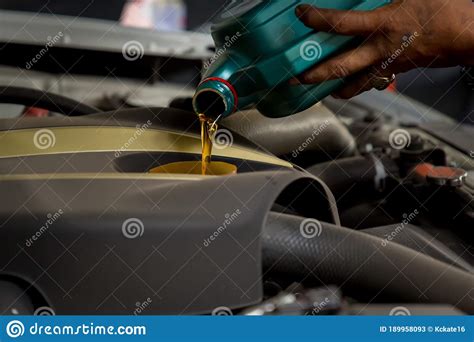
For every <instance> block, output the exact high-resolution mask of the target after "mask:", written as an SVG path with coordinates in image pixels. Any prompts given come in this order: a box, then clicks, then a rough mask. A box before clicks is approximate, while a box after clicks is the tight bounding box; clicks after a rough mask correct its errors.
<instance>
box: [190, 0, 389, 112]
mask: <svg viewBox="0 0 474 342" xmlns="http://www.w3.org/2000/svg"><path fill="white" fill-rule="evenodd" d="M388 3H390V0H306V1H301V0H290V1H288V0H241V1H233V2H232V3H231V4H230V5H229V7H227V8H226V9H225V10H224V11H223V12H222V14H221V15H220V16H219V18H218V19H217V21H216V22H215V23H214V24H213V26H212V36H213V39H214V41H215V45H216V53H215V56H214V57H213V59H212V60H211V62H212V63H207V64H206V65H205V67H204V68H205V69H206V71H205V74H204V77H203V81H202V82H201V83H200V85H199V86H198V88H197V90H196V93H195V96H194V98H193V107H194V110H195V111H196V112H197V113H205V114H206V116H208V117H214V118H217V117H218V116H221V118H223V117H227V116H229V115H231V114H232V113H235V112H236V111H238V110H240V109H245V108H248V107H256V108H257V109H258V110H259V111H260V112H261V113H262V114H264V115H266V116H268V117H284V116H288V115H291V114H294V113H298V112H301V111H303V110H305V109H307V108H309V107H311V106H312V105H314V104H315V103H317V102H318V101H320V100H321V99H323V98H325V97H326V96H328V95H330V94H331V93H332V92H334V91H335V90H336V89H338V88H339V87H341V85H342V83H343V80H333V81H327V82H324V83H321V84H316V85H297V86H295V85H290V84H289V83H288V81H289V80H290V79H291V78H293V77H294V76H296V75H299V74H301V73H303V72H304V71H305V70H307V69H309V68H311V67H313V66H314V65H315V64H317V63H320V62H321V61H324V60H325V59H327V58H329V57H331V56H332V55H335V54H337V53H338V52H341V51H342V50H343V49H345V48H346V47H347V46H349V45H350V44H356V43H357V38H355V37H349V36H341V35H334V34H329V33H326V32H315V31H314V30H311V29H310V28H308V27H306V26H305V25H304V24H303V23H302V22H301V21H300V20H299V19H298V18H297V16H296V14H295V8H296V6H298V5H300V4H310V5H313V6H317V7H321V8H333V9H340V10H349V9H353V10H359V11H367V10H373V9H376V8H378V7H381V6H383V5H386V4H388Z"/></svg>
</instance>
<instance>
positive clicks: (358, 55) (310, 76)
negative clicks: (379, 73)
mask: <svg viewBox="0 0 474 342" xmlns="http://www.w3.org/2000/svg"><path fill="white" fill-rule="evenodd" d="M382 59H383V56H382V54H381V52H380V51H379V49H378V47H377V44H376V43H375V42H373V41H372V42H369V43H366V44H364V45H362V46H360V47H358V48H356V49H354V50H351V51H347V52H345V53H342V54H340V55H338V56H336V57H334V58H331V59H330V60H328V61H326V62H323V63H322V64H319V65H317V66H315V67H313V68H312V69H310V70H308V71H306V72H305V73H303V74H302V75H301V76H299V77H298V80H299V82H297V81H292V82H291V83H293V84H295V83H302V84H312V83H320V82H324V81H328V80H333V79H338V78H346V77H348V76H350V75H352V74H355V73H358V72H359V71H361V70H364V69H366V68H368V67H369V66H371V65H374V64H376V63H377V62H379V61H380V60H382Z"/></svg>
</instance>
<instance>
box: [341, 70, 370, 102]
mask: <svg viewBox="0 0 474 342" xmlns="http://www.w3.org/2000/svg"><path fill="white" fill-rule="evenodd" d="M372 88H373V87H372V77H371V75H370V74H369V73H363V74H362V73H361V74H360V75H357V76H354V77H353V78H352V79H351V80H348V82H347V83H346V84H345V85H344V87H342V88H341V89H339V90H338V91H336V92H334V94H333V96H334V97H335V98H339V99H350V98H351V97H354V96H356V95H359V94H361V93H363V92H365V91H368V90H371V89H372Z"/></svg>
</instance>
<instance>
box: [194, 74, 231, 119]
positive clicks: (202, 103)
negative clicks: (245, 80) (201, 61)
mask: <svg viewBox="0 0 474 342" xmlns="http://www.w3.org/2000/svg"><path fill="white" fill-rule="evenodd" d="M237 104H238V97H237V92H236V91H235V89H234V87H233V86H232V85H231V84H230V83H229V82H228V81H226V80H224V79H221V78H217V77H210V78H206V79H204V80H203V81H202V82H201V83H200V84H199V86H198V88H197V90H196V93H195V95H194V97H193V108H194V111H195V112H196V113H197V114H204V115H206V117H208V118H211V119H217V118H218V117H220V118H225V117H227V116H229V115H231V114H233V113H235V112H236V111H237Z"/></svg>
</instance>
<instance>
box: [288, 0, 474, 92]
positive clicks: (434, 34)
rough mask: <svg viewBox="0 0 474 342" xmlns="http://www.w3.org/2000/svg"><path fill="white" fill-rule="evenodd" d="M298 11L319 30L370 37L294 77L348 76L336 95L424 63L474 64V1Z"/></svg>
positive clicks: (403, 1) (404, 0)
mask: <svg viewBox="0 0 474 342" xmlns="http://www.w3.org/2000/svg"><path fill="white" fill-rule="evenodd" d="M296 14H297V16H298V17H299V18H300V19H301V20H302V21H303V23H304V24H305V25H306V26H308V27H310V28H313V29H315V30H316V31H325V32H331V33H335V34H341V35H351V36H352V35H353V36H361V37H363V38H364V40H363V43H362V44H361V45H360V46H359V47H357V48H354V49H352V50H349V51H346V52H344V53H342V54H340V55H338V56H335V57H333V58H330V59H328V60H327V61H325V62H323V63H321V64H319V65H317V66H315V67H313V68H312V69H310V70H308V71H306V72H305V73H304V74H302V75H300V76H299V77H298V78H297V79H293V80H292V81H291V83H292V84H300V83H302V84H312V83H321V82H324V81H327V80H331V79H337V78H347V83H346V84H345V85H344V87H343V88H342V89H340V90H339V91H338V92H336V93H335V94H334V95H335V96H336V97H340V98H350V97H353V96H355V95H358V94H360V93H361V92H364V91H367V90H370V89H372V88H373V87H374V86H375V85H376V80H377V78H379V79H380V77H388V78H391V76H392V75H393V74H397V73H400V72H405V71H408V70H410V69H414V68H418V67H447V66H456V65H474V3H473V2H472V0H429V1H427V0H395V1H393V2H392V4H390V5H387V6H385V7H382V8H379V9H376V10H373V11H367V12H362V11H340V10H329V9H320V8H315V7H312V6H310V5H301V6H298V7H297V9H296Z"/></svg>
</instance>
